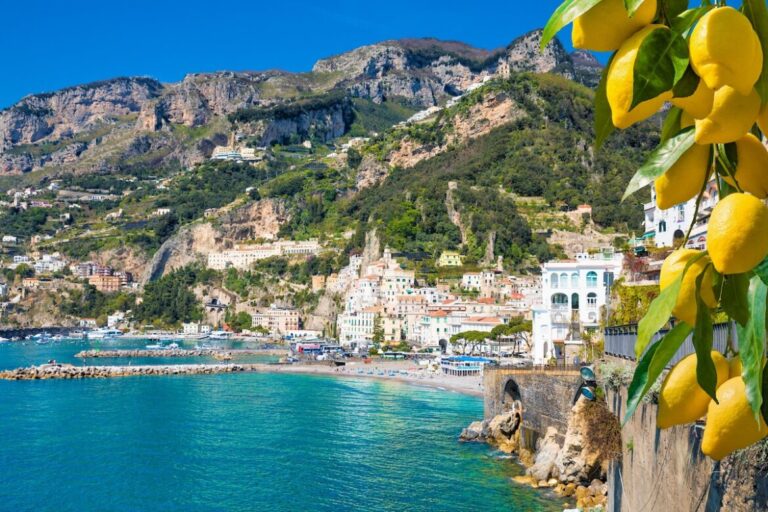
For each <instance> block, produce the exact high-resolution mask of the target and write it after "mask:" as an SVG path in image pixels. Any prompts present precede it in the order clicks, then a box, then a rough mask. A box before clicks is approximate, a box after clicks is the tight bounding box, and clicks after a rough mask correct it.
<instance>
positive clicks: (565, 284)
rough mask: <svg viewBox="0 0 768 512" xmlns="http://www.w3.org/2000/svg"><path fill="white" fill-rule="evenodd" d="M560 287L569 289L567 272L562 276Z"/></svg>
mask: <svg viewBox="0 0 768 512" xmlns="http://www.w3.org/2000/svg"><path fill="white" fill-rule="evenodd" d="M560 285H561V286H562V287H563V288H568V274H566V273H565V272H563V273H562V274H560Z"/></svg>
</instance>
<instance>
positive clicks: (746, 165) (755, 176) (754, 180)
mask: <svg viewBox="0 0 768 512" xmlns="http://www.w3.org/2000/svg"><path fill="white" fill-rule="evenodd" d="M736 155H737V164H736V173H735V175H734V178H736V181H735V183H734V180H733V179H732V178H730V177H725V178H723V179H725V181H727V182H728V183H729V184H730V185H732V186H734V187H735V186H736V183H738V184H739V187H741V189H742V190H743V191H744V192H749V193H750V194H752V195H753V196H755V197H758V198H760V199H765V198H766V197H767V196H768V150H766V149H765V146H763V144H762V143H761V142H760V141H759V140H758V139H757V137H755V136H754V135H752V134H751V133H748V134H746V135H745V136H743V137H742V138H740V139H739V140H737V141H736Z"/></svg>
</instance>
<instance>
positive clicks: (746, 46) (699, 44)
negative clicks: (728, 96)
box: [689, 7, 763, 94]
mask: <svg viewBox="0 0 768 512" xmlns="http://www.w3.org/2000/svg"><path fill="white" fill-rule="evenodd" d="M689 46H690V54H691V67H693V70H694V71H695V72H696V74H697V75H699V76H700V77H701V79H702V80H704V82H705V83H706V84H707V87H709V88H710V89H715V90H717V89H719V88H721V87H723V86H725V85H728V86H730V87H733V88H734V89H736V90H737V91H739V92H740V93H741V94H748V93H749V91H751V90H752V88H753V87H754V85H755V82H757V79H758V78H759V77H760V72H761V71H762V67H763V50H762V47H761V46H760V39H759V38H758V37H757V34H756V33H755V31H754V29H753V28H752V24H751V23H750V22H749V20H748V19H747V17H746V16H744V15H743V14H741V13H740V12H739V11H737V10H736V9H734V8H733V7H719V8H717V9H712V10H711V11H709V12H708V13H707V14H705V15H704V16H702V17H701V19H700V20H699V22H698V23H697V24H696V28H694V29H693V32H692V33H691V39H690V42H689Z"/></svg>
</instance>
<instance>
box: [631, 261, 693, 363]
mask: <svg viewBox="0 0 768 512" xmlns="http://www.w3.org/2000/svg"><path fill="white" fill-rule="evenodd" d="M704 256H705V253H704V252H702V253H700V254H697V255H696V256H694V257H693V258H691V259H689V260H688V262H687V263H686V264H685V268H684V269H683V271H682V272H681V273H680V275H679V276H677V279H675V281H674V282H673V283H672V284H670V285H669V286H667V287H666V288H664V289H663V290H662V291H661V293H660V294H659V296H658V297H656V298H655V299H653V302H651V305H650V306H649V307H648V312H647V313H646V314H645V316H644V317H643V318H642V320H640V322H639V323H638V324H637V341H636V342H635V357H637V358H638V359H640V355H641V354H642V353H643V350H645V347H647V346H648V343H649V342H650V341H651V338H652V337H653V335H654V334H656V333H657V332H659V330H660V329H661V328H662V327H664V325H665V324H666V323H667V322H668V321H669V317H670V316H671V315H672V309H673V308H674V307H675V303H676V302H677V296H678V295H679V294H680V288H681V286H682V284H683V278H684V277H685V274H686V273H687V272H688V269H689V268H691V265H693V264H694V263H696V262H697V261H699V260H700V259H701V258H703V257H704Z"/></svg>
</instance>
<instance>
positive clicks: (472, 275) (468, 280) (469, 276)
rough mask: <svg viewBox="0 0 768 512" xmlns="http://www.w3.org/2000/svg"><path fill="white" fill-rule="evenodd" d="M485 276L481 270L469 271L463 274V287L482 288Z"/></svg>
mask: <svg viewBox="0 0 768 512" xmlns="http://www.w3.org/2000/svg"><path fill="white" fill-rule="evenodd" d="M482 284H483V276H482V274H481V273H480V272H467V273H466V274H464V275H463V276H461V287H462V288H464V289H465V290H478V291H479V290H480V288H481V287H482Z"/></svg>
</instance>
